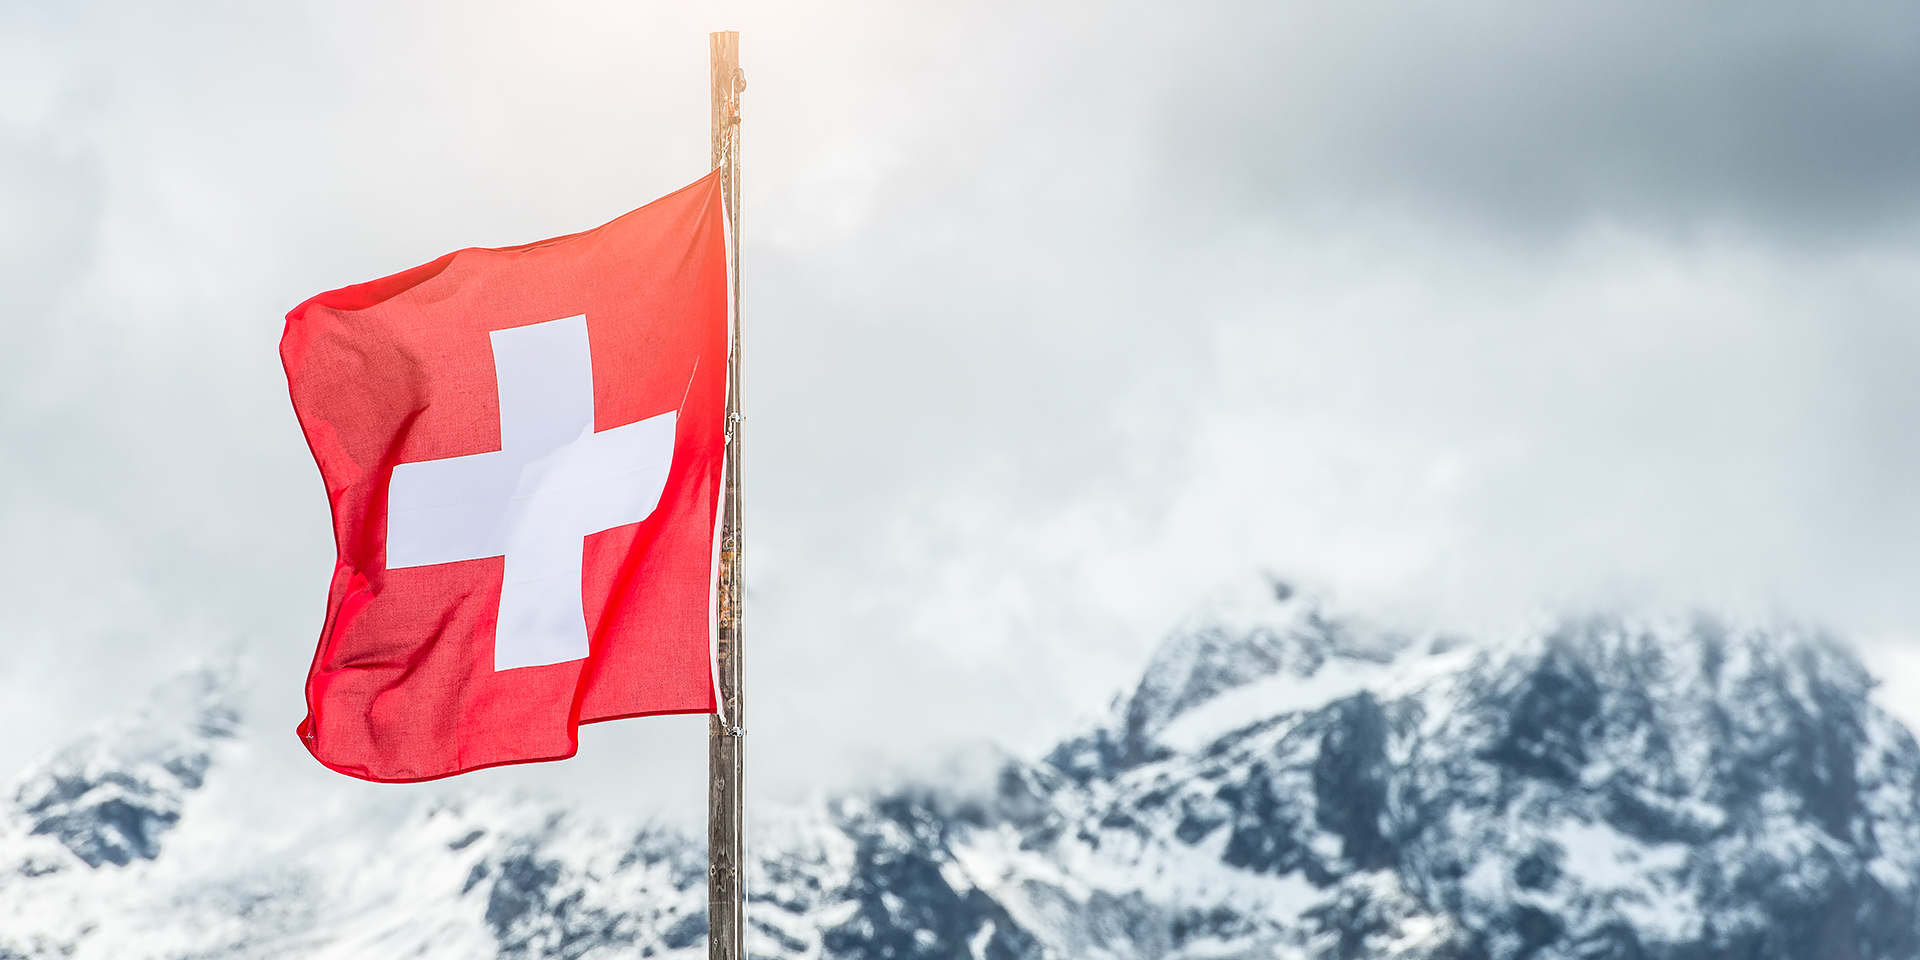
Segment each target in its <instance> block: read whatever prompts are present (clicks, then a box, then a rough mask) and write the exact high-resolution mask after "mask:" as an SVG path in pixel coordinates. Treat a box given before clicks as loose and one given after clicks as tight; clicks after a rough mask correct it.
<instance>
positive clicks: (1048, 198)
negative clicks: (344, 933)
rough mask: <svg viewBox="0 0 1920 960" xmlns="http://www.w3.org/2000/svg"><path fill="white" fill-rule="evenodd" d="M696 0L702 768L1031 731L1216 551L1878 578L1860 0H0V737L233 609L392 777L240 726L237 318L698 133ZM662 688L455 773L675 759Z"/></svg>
mask: <svg viewBox="0 0 1920 960" xmlns="http://www.w3.org/2000/svg"><path fill="white" fill-rule="evenodd" d="M728 28H732V29H739V30H740V31H742V51H743V52H742V57H743V62H744V64H745V67H746V71H747V75H748V79H749V84H750V85H749V88H748V91H747V94H746V101H745V112H746V118H747V119H746V125H745V128H744V129H745V134H744V136H745V147H746V153H745V164H746V173H745V176H744V184H745V189H746V197H745V201H744V204H743V212H744V220H745V223H744V228H743V238H744V239H743V243H744V248H743V253H742V261H743V277H744V284H745V293H744V317H745V323H746V328H747V329H746V337H747V340H746V356H747V363H748V367H747V373H746V376H747V387H746V402H747V404H748V412H749V416H750V422H749V424H748V426H749V428H750V430H749V433H748V442H749V447H748V449H749V451H750V453H749V457H750V468H749V473H748V475H747V484H748V491H749V523H750V527H749V531H750V543H751V547H750V550H751V552H750V569H751V573H750V591H751V593H750V596H751V606H750V617H751V620H750V623H749V636H750V644H751V646H750V652H749V669H750V671H751V672H752V675H753V679H752V681H751V683H752V687H751V690H752V697H753V699H752V701H751V703H750V711H751V716H750V721H749V726H750V728H751V729H752V730H753V731H754V734H755V737H754V740H753V748H754V750H755V752H756V754H757V757H756V761H755V778H756V779H755V789H756V791H757V792H758V794H759V795H760V796H762V797H764V798H768V799H772V798H778V797H792V796H800V795H804V794H805V793H807V792H808V791H811V790H817V789H821V788H824V787H829V786H832V785H835V784H837V783H843V782H848V781H852V780H857V779H859V778H861V777H866V776H871V775H872V772H873V771H874V770H876V769H882V768H887V767H890V766H892V765H894V764H896V763H899V762H902V761H911V760H915V759H916V758H924V757H926V756H929V755H934V754H938V753H939V752H940V751H942V750H945V749H948V748H949V747H951V746H952V745H955V744H960V743H964V742H968V741H993V742H998V743H1001V744H1003V745H1005V746H1007V747H1008V748H1010V749H1014V750H1016V751H1033V750H1037V749H1039V748H1041V747H1043V746H1044V745H1045V744H1046V743H1048V742H1049V741H1050V740H1052V739H1053V738H1055V737H1057V736H1058V735H1059V734H1060V733H1061V732H1063V731H1064V730H1065V729H1066V728H1067V727H1068V726H1069V725H1071V724H1072V723H1074V722H1075V719H1076V718H1078V717H1082V716H1084V715H1086V714H1088V713H1089V712H1091V711H1094V710H1096V709H1098V708H1099V707H1100V706H1101V705H1102V704H1103V703H1104V701H1105V700H1106V699H1107V698H1108V697H1109V696H1111V694H1112V693H1113V692H1114V691H1116V690H1117V689H1119V688H1120V687H1121V686H1122V685H1123V684H1124V683H1126V681H1127V679H1128V677H1129V676H1130V675H1131V674H1132V673H1133V672H1134V671H1136V670H1137V669H1138V668H1139V666H1140V664H1141V662H1142V660H1143V659H1144V657H1145V656H1146V654H1147V652H1148V651H1149V650H1150V649H1151V647H1152V644H1153V643H1154V641H1155V640H1156V638H1157V637H1158V636H1159V635H1160V634H1162V633H1163V632H1164V631H1165V630H1166V629H1167V628H1168V626H1169V625H1170V624H1172V623H1173V622H1174V621H1175V620H1176V619H1177V618H1178V617H1179V616H1180V615H1181V614H1182V613H1183V611H1185V610H1187V609H1188V608H1190V607H1191V606H1192V605H1193V604H1194V603H1195V602H1196V601H1198V600H1200V599H1201V598H1203V597H1205V596H1206V595H1208V594H1209V593H1210V592H1212V591H1215V590H1217V589H1219V588H1220V586H1221V585H1222V584H1224V583H1227V582H1230V581H1232V580H1234V579H1235V578H1237V577H1243V576H1246V575H1248V574H1249V573H1250V572H1252V571H1259V570H1269V571H1273V572H1275V573H1278V574H1281V575H1284V576H1286V577H1289V578H1292V579H1294V580H1296V581H1298V582H1300V583H1302V584H1304V585H1307V586H1309V587H1311V588H1313V589H1316V590H1319V591H1322V592H1324V593H1325V594H1326V595H1328V596H1330V597H1332V598H1333V599H1334V601H1335V602H1337V603H1338V604H1340V605H1341V606H1342V607H1344V608H1346V609H1351V610H1357V611H1360V612H1362V613H1365V614H1367V615H1369V616H1372V617H1374V618H1376V619H1378V620H1381V621H1382V622H1387V623H1394V624H1401V625H1407V626H1425V625H1445V626H1449V627H1453V628H1460V629H1473V628H1475V627H1484V626H1486V625H1488V624H1497V623H1502V622H1507V621H1510V620H1512V619H1514V618H1516V617H1523V616H1528V615H1530V614H1532V613H1533V612H1535V611H1538V610H1543V609H1545V610H1557V609H1585V608H1593V607H1617V606H1623V605H1624V606H1655V607H1663V608H1671V607H1676V606H1691V605H1705V606H1712V607H1716V608H1722V609H1735V610H1745V611H1755V612H1762V613H1768V614H1772V613H1784V614H1786V615H1791V616H1794V617H1798V618H1804V619H1809V620H1813V621H1817V622H1820V623H1824V624H1828V625H1831V626H1833V627H1834V628H1836V629H1838V630H1841V631H1844V632H1846V633H1848V634H1850V635H1853V636H1857V637H1863V638H1869V639H1874V640H1876V641H1880V642H1886V643H1893V644H1901V643H1908V642H1909V641H1908V640H1907V639H1906V638H1910V637H1920V588H1917V587H1916V584H1920V446H1917V445H1916V429H1915V427H1916V421H1917V419H1920V377H1917V376H1916V373H1917V372H1920V119H1916V118H1920V12H1917V11H1916V10H1915V8H1914V7H1913V6H1912V5H1911V4H1910V3H1901V2H1892V0H1845V2H1839V3H1833V4H1819V5H1815V4H1805V3H1784V2H1775V0H1762V2H1757V3H1756V2H1743V3H1734V2H1732V0H1680V2H1660V3H1655V2H1650V0H1622V2H1618V3H1612V4H1601V5H1595V4H1582V5H1575V4H1567V3H1537V2H1534V3H1522V2H1519V0H1465V2H1460V3H1453V4H1431V3H1424V2H1417V0H1368V2H1360V3H1348V4H1335V5H1329V4H1309V3H1298V2H1262V3H1226V2H1195V3H1183V4H1167V3H1152V4H1150V3H1142V2H1136V0H1102V2H1058V0H1056V2H1031V0H1022V2H1013V0H986V2H981V0H969V2H964V3H962V2H924V3H914V4H882V3H874V2H869V3H855V2H846V3H818V4H795V3H776V2H764V3H762V2H744V0H742V2H725V3H717V2H709V3H690V2H684V0H680V2H673V3H664V2H634V0H626V2H620V3H614V2H588V0H558V2H553V3H543V4H528V3H507V2H500V0H462V2H453V0H381V2H377V3H375V2H367V0H327V2H318V0H288V2H280V3H273V4H262V3H253V2H240V0H139V2H133V0H124V2H112V0H100V2H92V0H89V2H76V0H63V2H58V3H54V2H43V0H5V2H0V295H3V296H4V299H0V337H3V338H4V339H3V340H0V729H4V730H5V731H6V732H7V736H6V737H4V738H0V775H5V772H6V771H12V770H14V769H17V768H18V767H19V766H20V765H21V764H23V763H25V762H27V761H28V760H29V759H30V758H31V757H32V756H33V755H35V754H37V753H40V752H42V751H44V750H45V749H47V748H48V747H50V746H52V745H53V744H55V743H57V742H58V741H59V740H60V739H61V738H62V737H64V736H66V735H68V734H69V733H70V732H71V731H72V730H73V729H75V728H76V727H77V726H78V725H80V724H83V723H86V722H89V721H91V720H93V719H95V718H97V717H99V716H102V715H104V714H105V713H108V712H111V711H112V710H114V709H116V708H117V707H118V706H119V705H121V704H124V703H125V702H127V701H128V700H129V699H131V698H135V697H137V696H138V695H139V694H140V692H141V691H143V690H145V689H146V688H147V687H149V686H150V685H151V684H152V683H153V682H154V681H155V680H156V679H157V678H159V677H161V676H163V675H165V674H167V673H169V672H171V671H173V670H176V669H178V668H180V667H181V666H182V665H184V664H186V663H188V662H191V661H193V660H195V659H196V658H205V657H209V656H220V655H224V652H225V651H230V650H234V649H240V650H243V651H245V653H246V655H247V656H248V657H249V658H250V660H251V662H252V664H253V666H252V673H251V676H252V678H253V683H252V692H251V700H250V716H251V719H252V721H253V723H254V724H255V726H256V728H257V729H258V730H259V731H261V732H260V734H259V735H258V736H257V737H256V738H255V739H254V740H253V742H251V743H250V745H249V747H248V749H249V751H251V755H253V756H254V757H256V758H257V759H258V761H259V763H258V764H257V766H258V767H259V768H260V769H262V770H269V771H271V772H272V776H273V777H275V778H277V779H276V781H275V782H278V783H295V784H298V785H299V786H300V788H301V789H302V790H307V791H321V790H330V791H335V793H336V794H338V795H341V796H346V795H350V794H351V793H352V792H353V791H369V790H382V789H384V790H395V789H433V788H376V787H368V786H362V785H358V784H355V783H353V782H351V781H347V780H345V778H340V777H337V776H335V775H333V774H330V773H327V772H325V771H324V770H322V769H321V768H319V767H318V765H316V764H314V763H313V762H312V761H311V759H309V758H307V757H306V755H305V753H304V751H302V750H300V748H299V746H298V744H297V743H296V741H295V739H294V737H293V735H292V728H293V725H294V723H295V722H297V721H298V719H299V717H300V715H301V713H302V711H303V704H302V701H301V696H300V688H301V682H302V679H303V677H304V672H305V669H306V666H307V663H308V661H309V659H310V657H311V655H312V649H313V641H314V637H315V634H316V633H317V630H318V628H319V623H320V617H321V614H322V608H323V603H324V599H325V589H326V581H327V577H328V574H329V571H330V567H331V558H332V544H331V542H330V537H329V531H328V527H327V514H326V502H325V498H324V495H323V491H322V488H321V486H320V483H319V478H318V474H317V472H316V471H315V469H314V467H313V463H312V461H311V459H310V458H309V456H308V454H307V451H306V449H305V446H304V443H303V442H302V440H301V438H300V434H299V431H298V428H297V426H296V424H295V422H294V419H293V416H292V413H291V410H290V408H289V407H288V404H287V400H286V395H285V383H284V379H283V377H282V374H281V371H280V368H279V364H278V359H277V356H276V354H275V348H276V345H277V340H278V337H279V334H280V329H281V323H282V317H283V315H284V314H285V312H286V311H287V310H288V309H289V308H291V307H292V306H293V305H294V304H296V303H298V302H299V301H301V300H303V299H305V298H306V297H307V296H309V295H311V294H313V293H315V292H318V291H320V290H324V289H330V288H333V287H337V286H341V285H344V284H348V283H353V282H358V281H361V280H366V279H371V278H373V277H377V276H382V275H385V274H388V273H392V272H395V271H397V270H399V269H402V268H405V267H408V266H411V265H413V264H416V263H420V262H423V261H426V260H429V259H432V258H434V257H436V256H438V255H440V254H442V253H445V252H447V251H449V250H452V249H455V248H458V247H463V246H474V245H479V246H492V245H504V244H512V243H521V242H526V241H530V240H534V239H539V238H542V237H547V236H553V235H557V234H562V233H569V232H573V231H576V230H580V229H583V228H586V227H589V226H592V225H595V224H598V223H601V222H604V221H605V220H608V219H611V218H612V217H614V216H616V215H618V214H620V213H622V212H624V211H626V210H628V209H630V208H632V207H635V206H638V205H640V204H642V203H644V202H646V201H647V200H650V199H652V198H653V197H655V196H658V195H660V194H663V193H666V192H668V191H671V190H673V189H675V188H677V187H679V186H681V185H683V184H685V183H687V182H689V181H691V180H694V179H696V178H697V177H699V176H700V175H701V174H703V173H704V172H705V171H704V170H703V167H704V165H705V161H706V158H707V142H706V137H707V130H706V124H707V103H706V97H707V91H706V60H705V58H706V33H707V31H709V30H715V29H728ZM1912 649H1920V647H1913V648H1912ZM702 736H703V733H702V726H701V724H700V723H698V722H693V721H689V720H686V719H677V720H676V719H669V720H650V721H637V722H628V723H621V724H609V725H603V726H601V727H598V728H592V729H589V730H588V731H585V732H584V733H583V745H582V755H581V757H580V758H578V759H576V760H573V761H569V762H567V763H565V764H558V765H544V766H542V767H539V768H528V769H520V770H509V771H493V772H488V773H484V774H478V775H475V776H472V777H468V778H464V779H463V780H462V781H460V783H461V784H462V785H463V786H479V785H491V786H504V787H511V788H520V789H533V790H541V791H547V792H553V793H557V794H560V795H562V796H566V797H571V798H576V799H580V800H582V801H583V802H588V803H594V804H599V805H601V806H603V807H605V808H608V809H621V810H627V811H634V810H641V811H662V812H665V813H667V814H669V815H676V814H678V813H684V812H686V811H689V810H697V809H698V804H699V802H700V790H701V786H700V777H699V770H700V764H701V763H702V762H703V759H702V758H703V756H704V753H703V751H704V744H703V740H702Z"/></svg>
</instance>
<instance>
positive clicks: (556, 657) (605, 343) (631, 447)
mask: <svg viewBox="0 0 1920 960" xmlns="http://www.w3.org/2000/svg"><path fill="white" fill-rule="evenodd" d="M724 224H725V217H724V214H723V212H722V209H721V193H720V179H719V174H718V173H717V172H716V173H714V174H711V175H709V176H707V177H706V178H704V179H702V180H700V181H699V182H697V183H694V184H693V185H691V186H689V187H686V188H685V189H682V190H680V191H678V192H676V193H673V194H671V195H669V196H666V197H663V198H661V199H659V200H656V201H654V202H653V203H650V204H648V205H647V206H645V207H642V208H640V209H638V210H635V211H634V212H632V213H629V214H627V215H626V216H623V217H621V218H619V219H618V220H615V221H613V222H611V223H608V224H606V225H605V226H602V227H599V228H597V229H594V230H589V231H587V232H585V233H577V234H573V235H572V236H566V237H558V238H556V239H553V240H545V241H541V242H539V243H531V244H527V245H526V246H521V247H506V248H501V249H468V250H461V251H459V252H457V253H451V254H448V255H447V256H444V257H441V258H440V259H438V260H435V261H433V262H432V263H429V264H425V265H423V266H419V267H415V268H413V269H412V270H408V271H406V272H404V273H398V274H394V275H393V276H391V277H387V278H385V279H382V280H375V281H373V282H371V283H363V284H359V285H357V286H351V287H345V288H343V289H340V290H335V291H332V292H329V293H323V294H321V295H319V296H317V297H314V298H313V299H311V300H308V301H307V302H305V303H303V304H301V305H300V306H298V307H295V308H294V310H293V312H291V313H289V314H287V328H286V333H285V335H284V336H283V337H282V338H281V341H280V355H281V359H282V361H283V362H284V363H285V365H286V370H287V385H288V388H289V390H290V392H291V393H292V396H293V406H294V410H295V412H296V413H297V414H298V415H299V417H300V425H301V427H302V428H303V429H304V430H305V431H306V436H307V444H308V446H309V447H311V448H312V450H313V457H314V459H315V460H316V461H318V463H319V465H320V474H321V477H322V478H323V479H324V480H325V482H326V487H327V497H328V499H330V500H331V501H332V504H333V532H334V539H335V542H336V544H337V546H338V551H339V552H338V559H337V562H336V565H335V567H334V573H333V585H332V589H331V591H330V592H329V594H328V598H327V620H326V626H325V627H324V629H323V630H322V632H321V634H320V645H319V650H318V651H317V652H316V653H315V655H314V660H313V667H312V669H311V671H310V672H309V674H308V677H307V718H306V720H304V721H302V722H301V724H300V729H299V732H300V739H301V740H302V742H304V743H305V744H306V746H307V749H308V750H310V751H312V753H313V755H314V757H315V758H316V759H318V760H319V761H320V762H321V763H323V764H326V765H327V766H329V767H331V768H333V769H335V770H338V771H340V772H341V773H345V774H350V775H352V776H356V777H361V778H364V779H367V780H382V781H406V780H429V779H433V778H436V777H444V776H449V775H451V774H456V773H461V772H464V771H467V770H473V769H476V768H479V767H486V766H493V765H496V764H503V763H523V762H527V761H533V760H559V759H562V758H565V757H570V756H572V755H573V753H574V751H575V750H576V748H577V746H578V736H577V731H578V727H579V725H580V724H582V723H592V722H594V721H598V720H613V719H617V718H620V717H632V716H640V715H644V714H663V713H711V712H713V711H714V707H715V703H716V699H715V695H714V666H713V664H714V660H713V638H714V609H713V597H714V580H715V577H716V575H717V570H718V565H717V548H718V542H717V541H718V536H717V532H716V531H717V523H718V520H719V505H720V493H721V489H722V486H723V478H722V476H721V473H722V465H723V463H724V454H725V449H726V436H725V428H726V407H727V396H726V393H727V372H728V371H727V366H728V362H729V355H728V327H729V310H730V304H729V292H730V280H729V268H728V263H727V251H726V236H725V226H724Z"/></svg>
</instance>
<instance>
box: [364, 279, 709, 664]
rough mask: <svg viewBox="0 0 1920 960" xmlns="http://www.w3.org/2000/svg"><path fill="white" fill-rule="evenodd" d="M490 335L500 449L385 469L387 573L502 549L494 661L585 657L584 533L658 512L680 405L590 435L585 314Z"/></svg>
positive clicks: (590, 396) (589, 370) (590, 373)
mask: <svg viewBox="0 0 1920 960" xmlns="http://www.w3.org/2000/svg"><path fill="white" fill-rule="evenodd" d="M491 336H492V340H493V370H494V377H495V379H496V381H497V383H498V388H499V391H500V449H499V450H498V451H495V452H493V453H476V454H473V455H471V456H465V457H448V458H446V459H444V460H427V461H422V462H419V463H403V464H400V465H398V466H396V467H394V468H393V481H392V482H391V483H390V484H389V485H388V487H387V569H389V570H397V569H400V568H402V567H421V566H428V565H430V564H436V563H453V562H455V561H459V560H478V559H481V558H483V557H500V556H504V557H505V558H506V578H505V580H504V582H503V583H502V584H501V585H500V617H499V626H498V628H497V629H496V631H495V635H494V645H493V668H494V669H495V670H510V669H512V668H514V667H533V666H540V665H542V664H549V663H564V662H566V661H569V660H579V659H581V658H583V657H585V656H586V655H587V618H586V613H585V611H584V609H583V605H582V603H581V599H580V590H581V586H580V570H581V553H582V551H583V550H584V549H585V538H586V537H587V535H588V534H592V533H598V532H600V531H602V530H606V529H608V528H610V527H617V526H621V525H622V524H628V523H638V522H640V521H642V520H645V519H646V518H647V516H648V515H649V514H651V513H653V508H654V507H655V506H657V505H658V504H659V502H660V491H661V490H663V489H665V487H666V484H667V468H668V467H669V466H671V465H672V463H673V427H674V419H675V414H674V413H672V412H669V413H663V414H660V415H659V416H657V417H650V418H648V419H646V420H641V421H639V422H637V423H629V424H627V425H625V426H620V427H614V428H613V429H611V430H602V431H600V432H599V433H595V432H593V355H592V353H591V352H590V351H589V348H588V345H587V318H586V317H584V316H579V317H568V318H566V319H565V320H549V321H547V322H545V323H535V324H531V325H529V326H524V327H514V328H513V329H511V330H495V331H493V333H492V335H491Z"/></svg>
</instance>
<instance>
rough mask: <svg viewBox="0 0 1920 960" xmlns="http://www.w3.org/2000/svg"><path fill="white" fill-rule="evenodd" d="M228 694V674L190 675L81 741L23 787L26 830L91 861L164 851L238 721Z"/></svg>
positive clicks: (19, 798)
mask: <svg viewBox="0 0 1920 960" xmlns="http://www.w3.org/2000/svg"><path fill="white" fill-rule="evenodd" d="M227 695H228V680H227V677H226V675H225V674H223V673H221V672H218V671H213V670H204V671H198V672H195V673H190V674H186V675H184V676H181V677H178V678H176V679H175V680H173V681H172V682H170V683H168V684H167V685H166V686H164V687H162V688H161V689H160V690H158V691H156V692H155V694H154V697H153V702H152V703H150V704H149V705H148V706H147V707H146V708H145V709H144V710H142V711H140V712H138V713H137V714H135V715H133V716H132V717H129V718H127V719H125V720H122V721H119V722H117V723H112V724H108V725H107V726H105V727H103V728H101V729H99V730H95V731H93V732H91V733H89V734H87V735H86V736H84V737H82V738H81V739H79V740H77V741H75V742H74V743H73V744H71V745H70V746H68V747H67V748H66V749H64V750H62V751H61V752H60V753H58V754H56V755H55V756H54V757H53V758H52V759H51V760H49V761H48V762H47V763H46V764H44V765H43V766H42V767H41V768H40V769H39V770H38V771H37V772H35V773H34V774H32V775H30V776H28V777H27V778H25V779H23V780H22V781H21V782H20V784H19V786H18V788H17V789H16V790H15V792H14V803H15V808H16V809H17V810H18V811H19V813H20V814H21V815H23V816H24V818H25V819H26V820H27V826H28V831H29V832H30V833H34V834H47V835H51V836H53V837H55V838H57V839H58V840H59V841H60V842H61V843H62V844H64V845H65V846H66V848H67V849H68V850H71V851H72V852H73V854H74V855H75V856H77V857H79V858H80V859H81V860H82V861H84V862H85V863H86V864H87V866H89V867H100V866H103V865H106V864H113V865H115V866H121V867H124V866H126V865H127V864H129V863H132V862H133V861H135V860H152V859H154V858H155V857H158V856H159V855H160V841H161V838H162V837H163V836H165V835H166V833H167V831H169V830H171V829H172V828H173V827H174V825H175V824H177V823H178V822H179V820H180V805H181V802H182V801H183V800H184V799H185V797H186V796H187V794H189V793H191V792H192V791H194V790H198V789H199V788H200V787H201V785H202V784H203V783H204V782H205V778H206V774H207V769H208V767H209V766H211V765H212V763H213V756H214V752H215V751H216V750H217V749H218V747H219V744H220V743H221V742H222V741H224V740H226V739H228V738H230V737H232V736H233V733H234V731H235V729H236V728H237V727H238V726H239V722H240V717H239V714H238V713H237V712H236V711H235V709H234V708H233V706H232V705H231V703H230V702H229V701H228V699H227Z"/></svg>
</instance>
